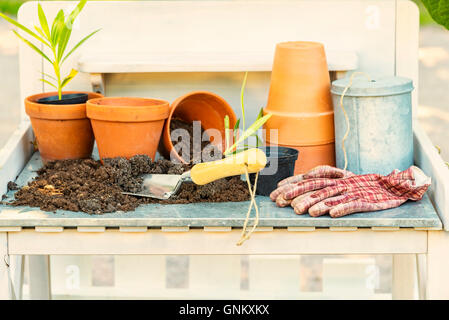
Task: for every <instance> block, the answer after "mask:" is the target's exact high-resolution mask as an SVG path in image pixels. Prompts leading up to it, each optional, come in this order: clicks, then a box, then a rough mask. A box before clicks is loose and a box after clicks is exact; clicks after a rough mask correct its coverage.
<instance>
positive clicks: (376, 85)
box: [331, 76, 413, 175]
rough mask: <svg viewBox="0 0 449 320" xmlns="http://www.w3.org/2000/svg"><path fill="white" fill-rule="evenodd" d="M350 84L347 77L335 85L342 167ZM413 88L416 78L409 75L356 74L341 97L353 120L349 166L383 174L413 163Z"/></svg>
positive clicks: (338, 153) (337, 143)
mask: <svg viewBox="0 0 449 320" xmlns="http://www.w3.org/2000/svg"><path fill="white" fill-rule="evenodd" d="M349 83H350V78H349V77H348V78H344V79H340V80H336V81H334V82H333V83H332V89H331V92H332V99H333V104H334V112H335V116H334V124H335V153H336V161H337V166H338V167H339V168H343V167H344V165H345V159H344V152H343V148H342V139H343V137H344V135H345V133H346V131H347V128H348V126H347V122H346V119H345V115H344V112H343V109H342V108H341V106H340V98H341V96H342V94H343V92H344V90H345V88H346V87H347V86H348V84H349ZM412 90H413V83H412V80H410V79H407V78H402V77H384V78H378V79H372V80H369V79H368V78H367V77H362V76H360V77H354V78H353V81H352V84H351V85H350V87H349V88H348V90H347V91H346V93H345V94H344V97H343V106H344V109H345V111H346V113H347V116H348V120H349V135H348V137H347V139H346V140H345V149H346V154H347V160H348V167H347V169H348V170H350V171H352V172H354V173H356V174H366V173H380V174H384V175H385V174H389V173H390V172H391V171H393V170H394V169H399V170H405V169H407V168H408V167H409V166H411V165H412V164H413V130H412V100H411V92H412Z"/></svg>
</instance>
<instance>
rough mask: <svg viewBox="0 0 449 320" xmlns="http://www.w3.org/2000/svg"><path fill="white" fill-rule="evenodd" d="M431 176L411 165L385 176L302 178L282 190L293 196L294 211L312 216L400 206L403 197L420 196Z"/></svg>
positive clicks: (284, 195)
mask: <svg viewBox="0 0 449 320" xmlns="http://www.w3.org/2000/svg"><path fill="white" fill-rule="evenodd" d="M430 183H431V180H430V178H429V177H427V176H426V175H425V174H424V173H423V172H422V171H421V169H419V168H418V167H415V166H412V167H410V168H408V169H407V170H405V171H402V172H399V170H394V171H393V172H392V173H390V174H389V175H388V176H382V175H379V174H366V175H358V176H356V175H352V176H349V177H346V178H340V179H328V178H317V179H306V180H303V181H300V182H298V183H297V184H293V185H290V188H289V189H288V190H284V193H283V197H284V199H286V200H290V199H293V200H292V201H291V203H290V204H291V206H292V207H293V208H294V210H295V213H297V214H303V213H305V212H307V211H308V212H309V214H310V215H311V216H313V217H318V216H321V215H323V214H326V213H329V214H330V216H331V217H333V218H337V217H342V216H345V215H348V214H351V213H354V212H365V211H376V210H384V209H389V208H395V207H398V206H400V205H401V204H402V203H404V202H405V201H407V200H413V201H417V200H421V199H422V197H423V195H424V193H425V192H426V191H427V189H428V187H429V186H430Z"/></svg>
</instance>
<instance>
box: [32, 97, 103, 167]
mask: <svg viewBox="0 0 449 320" xmlns="http://www.w3.org/2000/svg"><path fill="white" fill-rule="evenodd" d="M71 93H80V92H78V91H70V92H64V94H71ZM85 93H87V94H88V95H89V98H100V97H103V96H102V95H101V94H98V93H93V92H85ZM55 94H58V93H57V92H47V93H40V94H36V95H32V96H29V97H27V98H26V99H25V111H26V113H27V114H28V115H29V116H30V119H31V125H32V126H33V131H34V134H35V136H36V140H37V144H38V147H39V152H40V155H41V158H42V161H43V162H44V163H45V162H47V161H52V160H64V159H82V158H89V157H90V156H91V154H92V148H93V146H94V135H93V132H92V127H91V124H90V121H89V119H88V118H87V117H86V104H85V103H82V104H72V105H49V104H40V103H37V102H36V101H37V100H38V99H40V98H45V97H49V96H53V95H55Z"/></svg>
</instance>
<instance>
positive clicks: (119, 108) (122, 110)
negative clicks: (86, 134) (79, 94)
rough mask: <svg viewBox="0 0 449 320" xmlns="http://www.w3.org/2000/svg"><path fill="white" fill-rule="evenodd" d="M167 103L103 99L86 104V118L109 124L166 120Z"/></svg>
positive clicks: (130, 98)
mask: <svg viewBox="0 0 449 320" xmlns="http://www.w3.org/2000/svg"><path fill="white" fill-rule="evenodd" d="M169 112H170V108H169V102H168V101H165V100H162V99H154V98H139V97H103V98H97V99H90V100H88V101H87V104H86V113H87V117H88V118H90V119H92V120H100V121H110V122H147V121H157V120H165V119H167V117H168V115H169Z"/></svg>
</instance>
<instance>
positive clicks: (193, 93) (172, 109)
mask: <svg viewBox="0 0 449 320" xmlns="http://www.w3.org/2000/svg"><path fill="white" fill-rule="evenodd" d="M196 95H208V96H212V97H214V98H215V99H217V100H219V101H220V102H222V103H223V105H224V106H225V108H226V110H227V111H229V114H228V116H229V123H235V122H236V121H237V117H236V115H235V113H234V109H232V107H231V105H230V104H229V103H228V102H227V101H226V100H225V99H223V98H222V97H220V96H219V95H218V94H216V93H213V92H210V91H206V90H197V91H191V92H189V93H186V94H184V95H182V96H180V97H178V98H176V99H175V101H173V102H172V104H171V105H170V114H169V116H168V118H167V127H168V128H170V122H171V119H172V118H173V113H174V112H175V109H176V108H177V107H178V106H179V105H180V104H181V102H182V101H183V100H185V99H187V98H190V97H193V96H196ZM168 131H170V129H168ZM172 147H173V145H172Z"/></svg>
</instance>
